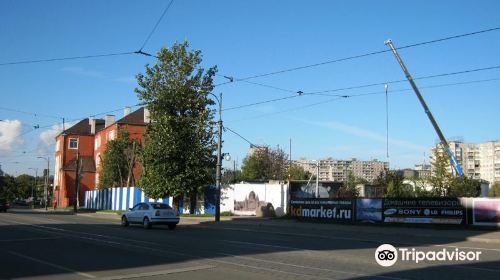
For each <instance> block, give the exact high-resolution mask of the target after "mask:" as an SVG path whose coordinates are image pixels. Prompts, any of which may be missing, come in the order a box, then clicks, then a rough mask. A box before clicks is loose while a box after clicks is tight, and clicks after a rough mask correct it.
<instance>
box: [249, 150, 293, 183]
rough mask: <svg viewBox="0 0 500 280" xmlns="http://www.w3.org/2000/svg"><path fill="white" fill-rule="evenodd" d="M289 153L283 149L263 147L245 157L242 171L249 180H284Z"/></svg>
mask: <svg viewBox="0 0 500 280" xmlns="http://www.w3.org/2000/svg"><path fill="white" fill-rule="evenodd" d="M287 158H288V155H287V154H286V153H285V152H283V150H281V149H279V148H278V149H271V148H268V147H262V148H259V149H257V150H255V151H254V152H253V153H252V154H251V155H248V156H247V157H245V159H243V165H242V167H241V171H242V172H243V176H244V177H245V178H246V179H248V180H263V181H265V180H284V179H286V176H285V174H286V173H287V164H288V161H287Z"/></svg>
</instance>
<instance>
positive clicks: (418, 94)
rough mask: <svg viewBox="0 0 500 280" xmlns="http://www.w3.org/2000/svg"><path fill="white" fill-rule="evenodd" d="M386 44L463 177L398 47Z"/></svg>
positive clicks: (452, 163)
mask: <svg viewBox="0 0 500 280" xmlns="http://www.w3.org/2000/svg"><path fill="white" fill-rule="evenodd" d="M385 44H386V45H387V46H389V48H391V51H392V53H393V54H394V56H395V57H396V60H397V61H398V63H399V65H400V66H401V69H403V72H404V73H405V75H406V79H408V82H410V85H411V87H412V88H413V91H415V94H416V95H417V97H418V100H420V104H422V107H424V111H425V113H426V114H427V117H428V118H429V120H430V121H431V123H432V126H433V127H434V129H435V130H436V133H437V135H438V136H439V140H440V141H441V146H442V147H443V149H444V151H445V152H446V153H447V154H448V158H449V159H450V164H451V166H452V167H453V169H454V170H455V172H456V173H457V175H458V176H462V175H463V174H464V173H463V171H462V167H461V166H460V163H459V162H458V160H457V158H456V157H455V155H454V154H453V152H452V151H451V149H450V145H448V141H446V138H445V137H444V134H443V132H442V131H441V129H440V128H439V126H438V124H437V122H436V120H435V119H434V116H433V115H432V113H431V111H430V110H429V107H428V106H427V104H426V103H425V100H424V98H423V97H422V94H420V91H419V90H418V87H417V84H415V81H414V80H413V78H412V76H411V75H410V72H409V71H408V68H406V66H405V64H404V62H403V59H402V58H401V56H399V53H398V51H397V50H396V47H395V46H394V43H393V42H392V40H390V39H389V40H387V41H385Z"/></svg>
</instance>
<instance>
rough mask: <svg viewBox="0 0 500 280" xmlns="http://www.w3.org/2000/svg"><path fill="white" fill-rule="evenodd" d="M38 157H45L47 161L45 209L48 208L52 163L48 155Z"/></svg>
mask: <svg viewBox="0 0 500 280" xmlns="http://www.w3.org/2000/svg"><path fill="white" fill-rule="evenodd" d="M37 158H41V159H44V160H46V161H47V176H46V177H45V190H44V197H45V198H44V201H45V202H44V204H45V210H47V207H48V206H47V200H48V196H49V194H48V186H49V174H50V170H49V165H50V158H49V157H48V156H47V157H37Z"/></svg>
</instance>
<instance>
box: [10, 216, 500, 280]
mask: <svg viewBox="0 0 500 280" xmlns="http://www.w3.org/2000/svg"><path fill="white" fill-rule="evenodd" d="M14 223H18V224H24V225H30V226H33V227H40V228H46V229H53V230H59V231H62V232H68V233H70V232H76V231H69V230H64V229H59V228H54V227H48V226H38V225H32V224H25V223H20V222H14ZM199 227H200V228H209V229H216V230H217V229H228V230H235V231H247V232H257V233H262V232H264V233H271V234H281V235H291V236H307V237H312V236H313V237H318V238H325V239H343V240H354V241H363V242H370V243H380V242H382V241H381V240H369V239H357V238H348V237H346V238H344V237H334V236H324V235H315V234H298V233H289V232H286V233H285V232H279V231H262V230H260V231H259V230H250V229H239V228H231V227H223V228H213V227H209V226H199ZM68 233H61V234H66V235H68V236H70V237H73V238H82V237H78V236H71V235H69V234H68ZM79 233H80V234H87V235H95V236H100V237H105V238H109V239H113V238H116V239H120V238H118V237H114V236H106V235H98V234H91V233H84V232H79ZM84 239H85V238H84ZM87 239H89V240H92V241H98V242H103V240H99V239H93V238H87ZM134 241H135V242H141V241H140V240H134ZM143 242H144V243H148V244H153V245H163V246H168V247H171V248H175V247H173V246H171V245H169V244H164V243H154V242H146V241H143ZM235 242H239V241H235ZM105 243H111V244H120V245H123V246H124V247H136V248H141V249H146V250H150V251H157V252H161V253H170V254H176V255H181V256H189V257H195V258H198V259H203V260H206V261H209V262H216V263H223V264H229V265H235V266H241V267H248V268H253V269H257V270H259V269H260V270H267V271H275V272H280V273H285V274H292V275H299V276H308V277H314V278H323V277H317V276H314V275H309V274H300V273H294V272H290V271H282V270H279V269H272V268H264V267H258V266H252V265H245V264H241V263H235V262H229V261H222V260H218V259H213V258H206V257H202V256H199V255H192V254H186V253H180V252H176V251H172V250H168V251H167V250H162V249H156V248H150V247H146V246H140V245H133V244H123V243H119V242H112V241H109V242H106V241H105ZM247 243H248V242H247ZM255 244H258V243H255ZM394 244H404V245H410V246H411V245H414V244H409V243H404V242H394ZM260 245H268V244H260ZM269 246H276V245H269ZM428 246H440V247H451V248H457V246H452V245H435V244H429V245H428ZM281 247H284V246H281ZM285 248H286V247H285ZM289 248H292V247H289ZM458 248H460V247H458ZM468 248H473V247H468ZM295 249H298V250H309V249H301V248H295ZM476 249H481V250H486V251H488V250H489V251H500V250H498V249H487V248H476ZM205 251H206V250H205ZM212 253H217V252H212ZM455 267H456V268H460V269H471V270H481V271H486V272H498V270H494V269H487V268H478V267H469V266H455ZM361 275H362V276H371V277H378V278H388V279H402V278H392V277H388V276H381V275H380V276H378V275H365V274H360V276H361ZM323 279H330V278H323Z"/></svg>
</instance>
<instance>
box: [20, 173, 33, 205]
mask: <svg viewBox="0 0 500 280" xmlns="http://www.w3.org/2000/svg"><path fill="white" fill-rule="evenodd" d="M15 184H16V190H15V194H16V197H17V198H22V199H23V198H28V197H30V196H31V188H33V187H34V184H35V177H33V176H30V175H27V174H21V175H19V176H17V177H16V179H15Z"/></svg>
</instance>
